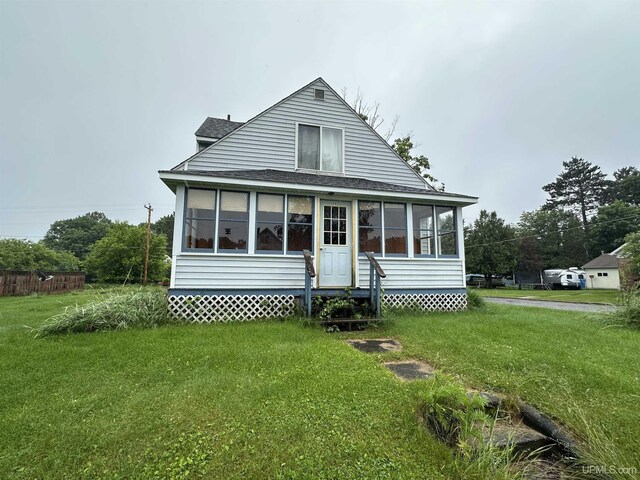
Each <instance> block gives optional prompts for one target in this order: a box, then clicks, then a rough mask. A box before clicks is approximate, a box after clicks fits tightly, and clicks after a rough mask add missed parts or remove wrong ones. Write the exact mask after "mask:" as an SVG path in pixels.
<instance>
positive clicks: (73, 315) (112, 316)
mask: <svg viewBox="0 0 640 480" xmlns="http://www.w3.org/2000/svg"><path fill="white" fill-rule="evenodd" d="M175 321H176V320H175V319H174V318H173V317H172V316H171V315H170V314H169V311H168V308H167V296H166V292H165V291H164V290H163V289H160V288H139V289H135V290H128V291H122V292H117V293H112V294H109V295H108V296H107V297H97V298H96V299H95V300H94V301H92V302H89V303H87V304H85V305H77V304H76V305H75V306H71V307H66V308H65V309H64V311H63V312H62V313H59V314H58V315H54V316H53V317H50V318H49V319H48V320H46V321H45V322H44V323H43V324H42V325H41V326H39V327H36V328H35V332H36V334H35V336H36V338H38V337H46V336H49V335H57V334H64V333H79V332H97V331H106V330H127V329H130V328H154V327H159V326H160V325H166V324H169V323H174V322H175Z"/></svg>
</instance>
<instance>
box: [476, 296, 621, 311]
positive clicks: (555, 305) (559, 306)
mask: <svg viewBox="0 0 640 480" xmlns="http://www.w3.org/2000/svg"><path fill="white" fill-rule="evenodd" d="M484 299H485V300H486V301H487V302H489V303H501V304H504V305H518V306H520V307H539V308H551V309H554V310H570V311H573V312H590V313H600V312H612V311H614V310H615V309H616V307H615V306H614V305H602V304H598V303H571V302H549V301H547V300H527V299H524V298H496V297H484Z"/></svg>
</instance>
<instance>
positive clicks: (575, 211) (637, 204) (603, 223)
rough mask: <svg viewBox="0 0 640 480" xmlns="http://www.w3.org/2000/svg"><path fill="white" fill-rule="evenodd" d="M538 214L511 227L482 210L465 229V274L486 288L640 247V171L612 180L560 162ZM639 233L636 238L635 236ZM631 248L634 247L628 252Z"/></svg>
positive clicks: (623, 171)
mask: <svg viewBox="0 0 640 480" xmlns="http://www.w3.org/2000/svg"><path fill="white" fill-rule="evenodd" d="M562 165H563V170H562V172H561V173H560V174H559V175H558V176H557V177H556V179H555V180H554V181H553V182H551V183H549V184H547V185H544V186H542V190H544V191H545V192H546V193H547V194H548V198H547V200H546V202H545V203H544V204H543V205H541V206H540V207H539V208H538V209H536V210H534V211H531V212H523V213H522V214H521V215H520V219H519V221H518V222H517V223H516V224H515V225H512V224H508V223H507V222H506V221H505V220H503V219H501V218H500V217H498V215H497V213H496V212H495V211H494V212H488V211H486V210H482V211H481V212H480V215H479V217H478V218H477V219H476V220H475V221H474V222H473V223H472V224H470V225H468V226H466V227H465V232H464V233H465V256H466V265H467V271H468V272H473V273H481V274H483V275H484V276H485V280H486V281H487V283H490V279H491V278H492V276H495V275H504V274H510V273H511V272H513V271H514V270H515V271H520V272H531V271H539V270H544V269H548V268H568V267H581V266H582V265H584V264H585V263H587V262H588V261H589V260H592V259H593V258H595V257H597V256H598V255H600V254H601V253H602V252H604V253H609V252H611V251H613V250H615V249H616V248H618V247H619V246H621V245H622V244H624V243H625V242H632V243H633V242H635V241H638V242H640V238H639V237H640V233H638V232H640V171H638V169H637V168H635V167H632V166H629V167H624V168H620V169H619V170H616V171H615V172H614V173H613V178H608V177H607V175H606V174H604V173H603V172H602V171H601V169H600V167H599V166H598V165H595V164H592V163H590V162H588V161H586V160H584V159H582V158H577V157H573V158H572V159H571V160H569V161H566V162H562ZM634 233H635V235H634ZM629 248H631V247H629Z"/></svg>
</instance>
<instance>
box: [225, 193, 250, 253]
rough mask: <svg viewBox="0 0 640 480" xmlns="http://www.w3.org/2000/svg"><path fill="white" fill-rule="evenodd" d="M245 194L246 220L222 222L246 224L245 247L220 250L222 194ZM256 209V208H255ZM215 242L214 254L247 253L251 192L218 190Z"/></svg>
mask: <svg viewBox="0 0 640 480" xmlns="http://www.w3.org/2000/svg"><path fill="white" fill-rule="evenodd" d="M223 192H228V193H246V194H247V219H246V220H224V221H225V222H233V223H245V222H246V224H247V246H246V247H245V248H244V249H242V250H239V249H230V248H220V220H221V218H220V217H221V213H222V193H223ZM256 208H257V207H256ZM216 214H217V217H216V242H215V247H216V249H215V253H227V254H229V253H231V254H248V253H249V235H251V231H250V228H251V192H250V191H248V190H222V189H218V210H217V212H216Z"/></svg>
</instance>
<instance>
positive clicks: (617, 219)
mask: <svg viewBox="0 0 640 480" xmlns="http://www.w3.org/2000/svg"><path fill="white" fill-rule="evenodd" d="M632 218H637V219H639V220H640V214H633V215H629V216H628V217H621V218H614V219H613V220H605V221H603V222H597V223H596V224H595V225H606V224H609V223H614V222H619V221H621V220H629V219H632ZM595 225H594V226H595ZM579 228H580V229H581V228H583V227H582V225H578V226H577V227H571V228H565V229H564V230H555V231H552V232H544V233H536V234H533V235H525V236H522V237H514V238H509V239H507V240H496V241H495V242H486V243H477V244H475V245H474V244H471V245H468V244H467V245H465V247H466V248H473V247H484V246H485V245H496V244H499V243H508V242H517V241H518V240H524V239H525V238H538V237H540V236H541V235H550V234H551V233H565V232H570V231H571V230H577V229H579Z"/></svg>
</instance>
